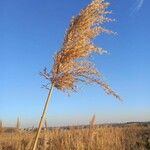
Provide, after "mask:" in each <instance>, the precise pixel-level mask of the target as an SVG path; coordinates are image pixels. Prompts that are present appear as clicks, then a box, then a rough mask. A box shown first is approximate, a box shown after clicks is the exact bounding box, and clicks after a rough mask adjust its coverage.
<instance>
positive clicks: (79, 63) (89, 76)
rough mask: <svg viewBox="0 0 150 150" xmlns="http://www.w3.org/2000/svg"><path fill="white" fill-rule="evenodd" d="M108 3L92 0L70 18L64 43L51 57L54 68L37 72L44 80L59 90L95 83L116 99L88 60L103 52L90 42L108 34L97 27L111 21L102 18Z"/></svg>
mask: <svg viewBox="0 0 150 150" xmlns="http://www.w3.org/2000/svg"><path fill="white" fill-rule="evenodd" d="M108 5H109V3H106V2H104V1H103V0H93V1H92V3H91V4H89V5H88V6H87V7H86V8H85V9H83V10H81V12H80V14H79V15H78V16H76V17H73V18H72V20H71V23H70V26H69V29H68V30H67V32H66V35H65V39H64V43H63V46H62V48H61V49H60V51H58V52H57V54H56V56H55V57H54V65H53V68H52V70H51V72H48V71H47V69H46V68H45V69H44V71H43V72H42V73H41V75H42V76H44V77H45V78H46V79H47V80H49V81H51V82H52V83H53V85H54V87H56V88H57V89H59V90H62V91H67V92H68V91H77V83H78V82H83V83H86V84H92V83H96V84H98V85H100V86H101V87H102V88H103V89H104V91H105V92H106V93H107V94H109V95H113V96H115V97H116V98H118V99H121V98H120V96H119V95H118V94H117V93H116V92H114V91H113V90H112V89H111V87H110V86H109V85H108V84H107V83H106V82H105V81H103V79H102V74H101V73H100V72H99V71H98V70H97V69H96V68H95V66H94V64H93V63H92V62H91V61H90V56H91V54H92V53H93V52H96V53H99V54H103V53H105V52H106V51H105V50H104V49H102V48H98V47H96V46H95V45H94V44H93V43H92V39H94V38H95V37H96V36H98V35H99V34H102V33H103V32H105V33H112V31H110V30H107V29H105V28H103V27H101V25H102V24H103V23H105V22H110V21H112V19H110V18H107V17H106V15H107V14H109V13H111V12H109V11H107V10H106V9H107V7H108Z"/></svg>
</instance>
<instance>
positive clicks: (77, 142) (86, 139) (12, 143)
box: [0, 123, 150, 150]
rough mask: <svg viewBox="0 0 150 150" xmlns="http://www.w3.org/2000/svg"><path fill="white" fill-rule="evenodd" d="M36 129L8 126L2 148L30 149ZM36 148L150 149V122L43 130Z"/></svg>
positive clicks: (0, 142) (0, 138) (0, 139)
mask: <svg viewBox="0 0 150 150" xmlns="http://www.w3.org/2000/svg"><path fill="white" fill-rule="evenodd" d="M34 136H35V131H33V130H15V129H10V128H5V129H3V131H1V133H0V150H30V149H31V147H32V143H33V142H32V141H33V138H34ZM37 150H150V124H138V123H132V124H123V125H100V126H93V127H89V126H78V127H67V128H65V127H64V128H52V129H47V130H42V133H41V136H40V139H39V141H38V146H37Z"/></svg>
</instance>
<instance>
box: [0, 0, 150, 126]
mask: <svg viewBox="0 0 150 150" xmlns="http://www.w3.org/2000/svg"><path fill="white" fill-rule="evenodd" d="M90 2H91V1H90V0H82V1H81V0H76V1H67V0H62V1H58V0H51V1H49V0H42V1H41V0H26V1H24V0H13V1H12V0H5V1H3V0H0V68H1V70H0V106H1V107H0V120H3V122H4V124H5V125H6V126H15V124H16V119H17V117H20V118H21V122H22V125H23V126H24V127H30V126H32V125H33V124H34V125H37V123H38V120H39V118H40V116H41V112H42V109H43V105H44V102H45V99H46V96H47V92H48V91H47V90H45V89H42V88H41V85H42V84H43V83H45V80H44V79H43V78H41V77H40V76H39V72H40V71H41V70H42V69H43V68H44V67H47V68H48V69H49V70H50V69H51V67H52V65H53V56H54V54H55V53H56V52H57V51H58V50H59V49H60V47H61V45H62V42H63V38H64V33H65V30H66V29H67V27H68V25H69V22H70V19H71V17H72V16H74V15H77V14H78V13H79V11H80V10H81V9H82V8H84V7H85V6H86V5H87V4H89V3H90ZM108 2H110V3H111V5H110V7H109V10H112V11H113V13H112V14H111V15H110V17H112V18H115V19H116V21H115V22H112V23H108V24H105V25H104V26H105V27H107V28H109V29H112V30H113V31H115V32H117V33H118V35H115V36H114V35H102V36H99V37H97V38H96V39H95V40H94V42H95V44H96V45H97V46H99V47H103V48H105V49H107V50H108V51H109V52H110V54H109V55H103V56H99V55H95V54H94V55H93V58H94V63H95V64H96V66H97V68H98V69H99V70H100V71H101V72H102V73H103V74H104V77H105V79H106V81H107V82H108V83H109V84H110V85H111V86H112V87H113V89H115V90H116V91H117V92H118V93H119V94H120V95H121V96H122V97H123V100H124V101H123V102H119V101H117V100H116V99H115V98H114V97H112V96H107V95H106V94H105V93H104V91H103V90H102V89H101V88H99V86H97V85H94V86H85V85H80V90H79V92H78V93H72V94H71V96H69V97H68V96H67V94H66V93H62V92H60V91H58V90H56V89H55V90H54V93H53V97H52V102H51V103H50V105H49V110H48V114H47V120H48V123H49V125H51V126H61V125H72V124H87V123H88V122H89V120H90V118H91V117H92V115H93V114H95V115H96V119H97V123H105V122H126V121H150V92H149V83H150V78H149V77H150V67H149V64H150V59H149V56H150V51H149V49H150V42H149V39H150V34H149V32H150V28H149V27H150V20H149V19H148V18H149V14H150V9H149V5H150V2H149V1H148V0H125V1H124V0H108Z"/></svg>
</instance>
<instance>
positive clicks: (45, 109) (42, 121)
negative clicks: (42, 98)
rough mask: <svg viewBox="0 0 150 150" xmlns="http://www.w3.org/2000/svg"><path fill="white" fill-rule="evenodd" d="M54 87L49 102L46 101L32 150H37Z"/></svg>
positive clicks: (49, 94) (51, 89)
mask: <svg viewBox="0 0 150 150" xmlns="http://www.w3.org/2000/svg"><path fill="white" fill-rule="evenodd" d="M53 87H54V84H52V85H51V88H50V90H49V93H48V96H47V100H46V103H45V106H44V109H43V113H42V116H41V119H40V122H39V126H38V131H37V133H36V137H35V141H34V145H33V149H32V150H36V146H37V142H38V138H39V135H40V132H41V129H42V125H43V123H44V120H45V115H46V112H47V109H48V103H49V101H50V98H51V96H52V91H53Z"/></svg>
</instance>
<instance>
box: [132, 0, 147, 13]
mask: <svg viewBox="0 0 150 150" xmlns="http://www.w3.org/2000/svg"><path fill="white" fill-rule="evenodd" d="M143 3H144V0H136V4H135V7H134V8H133V9H132V13H131V14H133V13H136V12H138V11H139V10H140V9H141V8H142V6H143Z"/></svg>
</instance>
